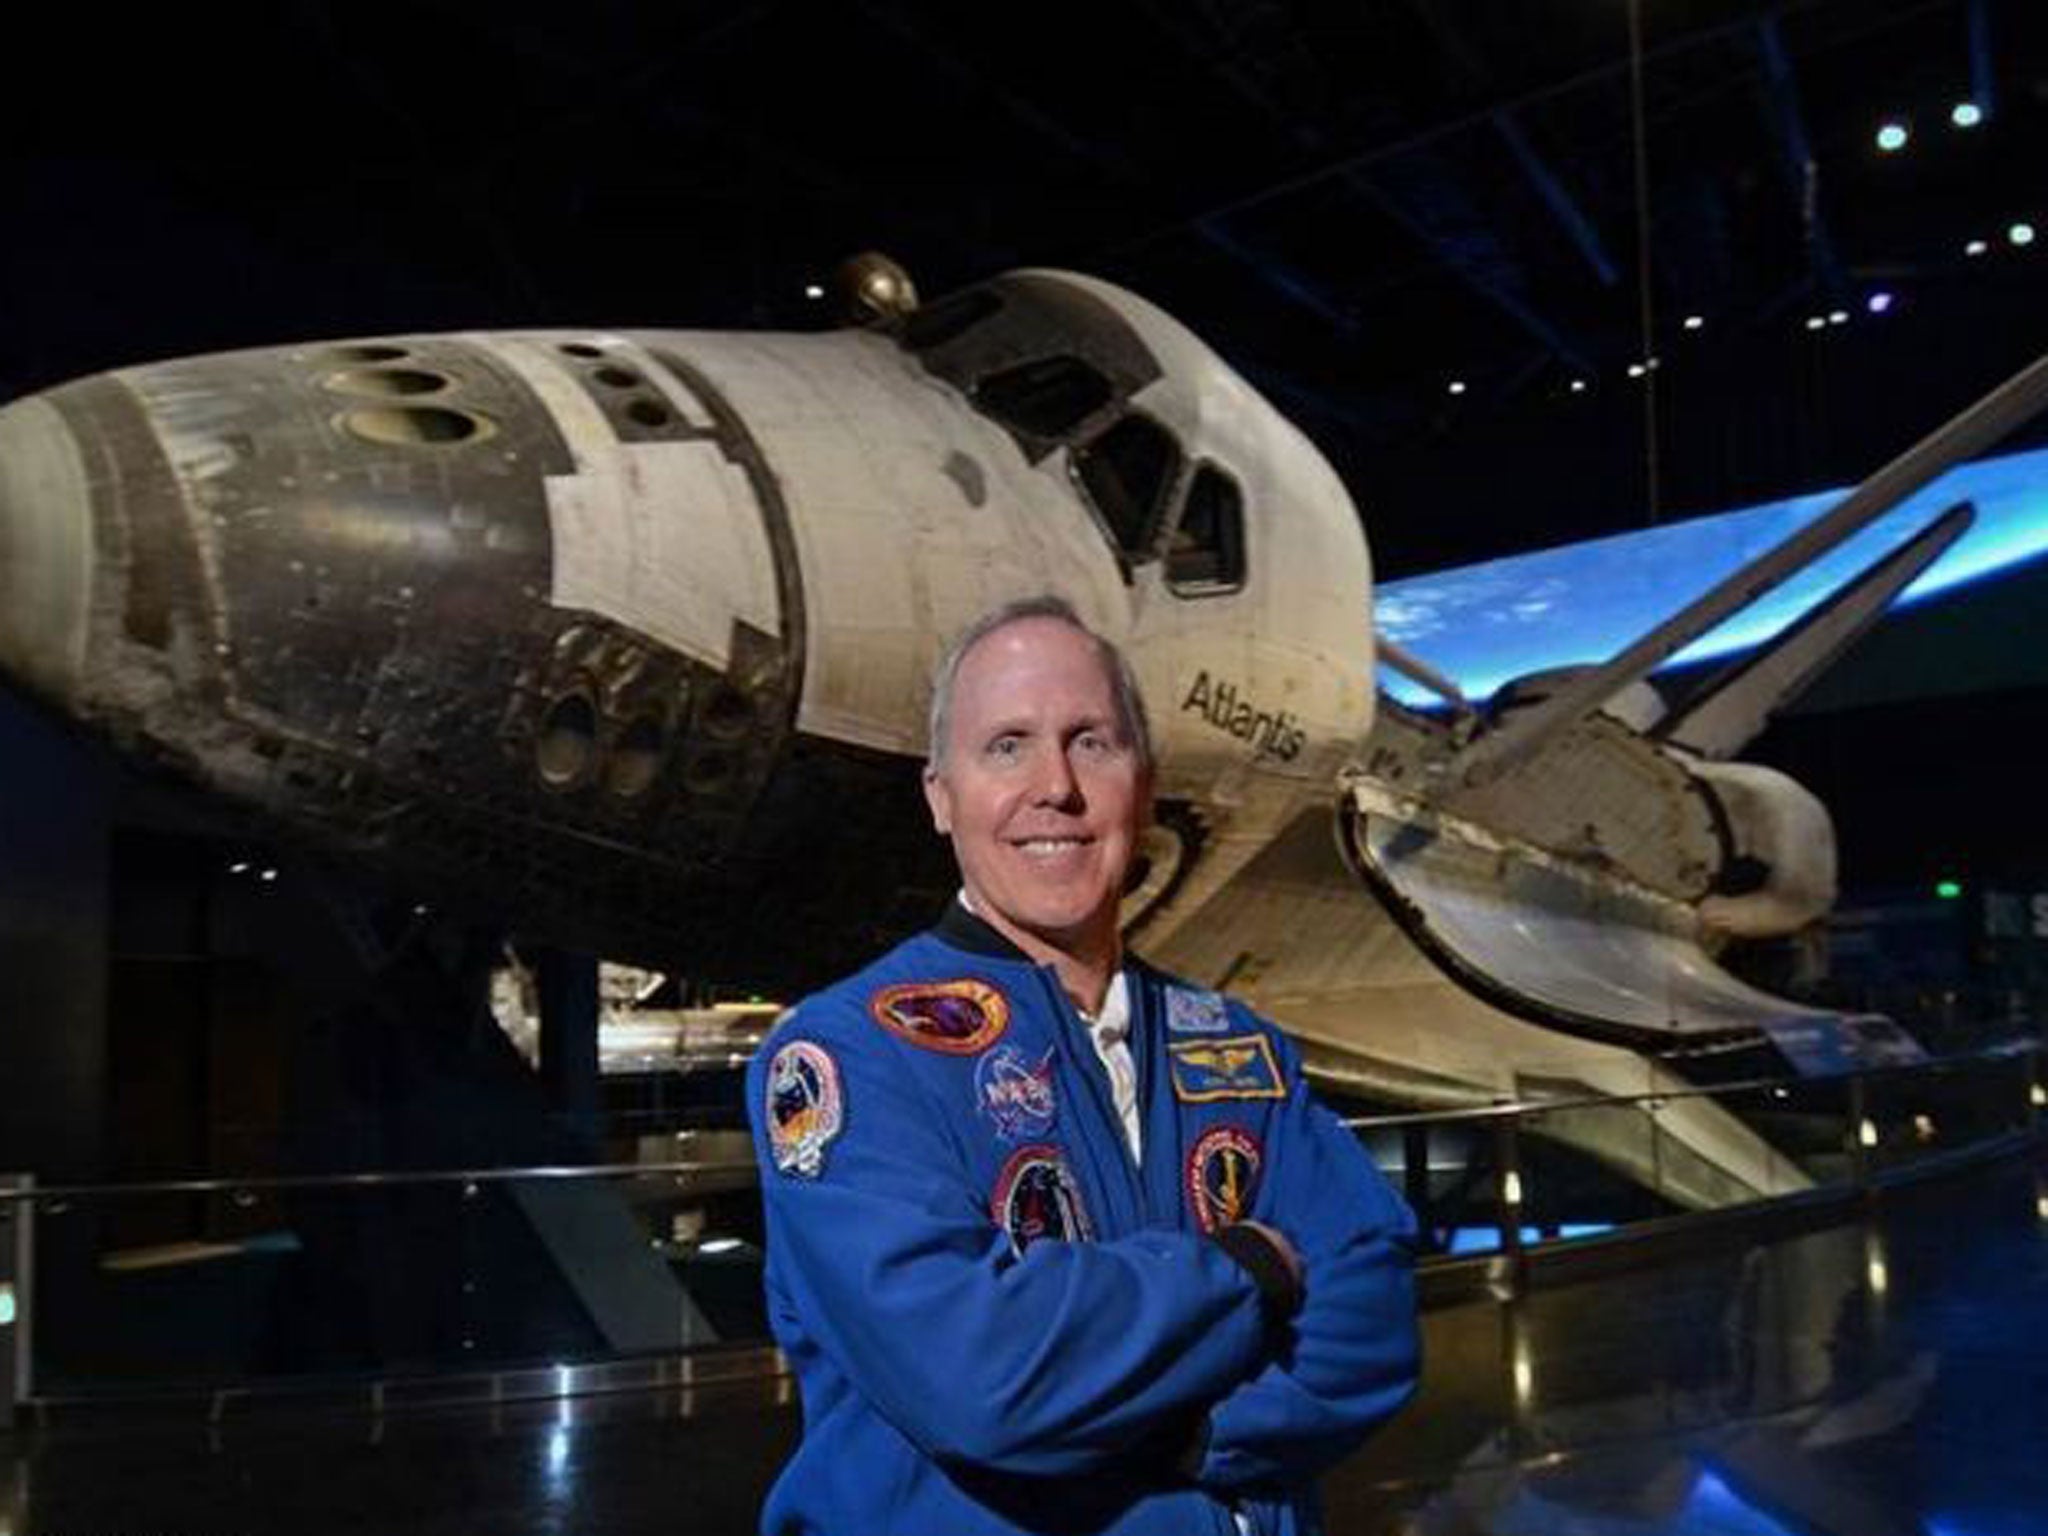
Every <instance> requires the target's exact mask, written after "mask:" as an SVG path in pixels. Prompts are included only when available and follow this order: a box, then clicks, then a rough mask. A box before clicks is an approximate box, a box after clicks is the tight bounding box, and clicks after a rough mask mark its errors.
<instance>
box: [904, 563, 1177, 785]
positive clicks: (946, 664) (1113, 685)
mask: <svg viewBox="0 0 2048 1536" xmlns="http://www.w3.org/2000/svg"><path fill="white" fill-rule="evenodd" d="M1026 619H1053V620H1055V621H1057V622H1059V623H1061V624H1065V625H1066V626H1067V627H1068V628H1070V629H1075V630H1079V631H1080V632H1081V633H1082V634H1083V635H1085V636H1086V637H1087V638H1088V639H1089V640H1090V641H1091V642H1092V643H1093V644H1094V646H1095V653H1096V655H1098V656H1099V657H1101V658H1102V670H1103V671H1104V672H1106V673H1108V674H1109V688H1110V695H1111V697H1112V699H1113V700H1114V702H1115V705H1116V720H1117V726H1118V728H1119V729H1120V730H1121V731H1122V732H1123V735H1124V739H1125V741H1127V742H1128V743H1129V744H1130V745H1131V746H1132V747H1134V748H1135V749H1136V750H1137V754H1138V762H1139V764H1140V765H1141V766H1143V767H1146V768H1150V767H1151V766H1152V727H1151V724H1150V722H1149V721H1148V720H1147V719H1146V717H1145V695H1144V694H1143V693H1141V692H1140V691H1139V689H1138V676H1137V674H1136V673H1135V672H1133V671H1132V670H1131V664H1130V662H1129V661H1128V660H1126V659H1125V657H1124V653H1123V652H1122V651H1120V650H1118V649H1117V648H1116V645H1115V644H1114V642H1112V641H1109V640H1106V639H1104V638H1103V637H1102V636H1101V635H1098V634H1097V633H1095V631H1094V630H1092V629H1090V628H1089V627H1088V626H1087V625H1086V624H1084V623H1082V622H1081V616H1080V614H1078V613H1076V612H1075V611H1074V605H1073V604H1072V603H1070V602H1068V601H1067V600H1066V599H1065V598H1064V597H1060V596H1058V595H1056V594H1054V593H1051V592H1042V593H1040V594H1039V595H1038V596H1036V597H1020V598H1017V599H1015V600H1014V601H1012V602H1007V603H1004V604H1003V605H1002V606H1001V607H999V608H992V609H990V610H989V611H988V612H987V613H985V614H983V615H982V616H981V617H980V618H978V619H976V620H975V621H974V622H973V623H972V624H970V625H968V626H967V627H966V628H965V629H963V630H961V631H960V633H959V634H957V635H955V636H954V637H953V642H952V644H950V645H948V646H947V647H946V653H945V655H943V656H941V657H940V658H939V667H938V671H937V673H936V674H935V675H934V677H933V679H932V702H931V715H930V719H929V721H928V722H927V724H928V728H929V732H930V734H929V737H928V739H927V743H926V746H925V756H926V758H927V759H928V760H929V762H930V763H931V766H932V767H933V768H935V769H936V768H938V767H940V766H942V765H943V764H944V762H945V759H946V742H947V740H948V733H949V732H950V731H951V730H952V726H953V686H954V684H955V683H957V682H958V681H959V680H960V664H961V663H962V662H963V661H965V660H966V659H967V653H968V652H969V651H971V650H973V649H974V648H975V647H976V646H977V645H979V644H981V642H982V641H984V640H986V639H987V638H988V637H989V636H990V635H992V634H994V633H995V632H996V631H997V630H999V629H1007V628H1009V627H1010V626H1011V625H1012V624H1020V623H1022V622H1023V621H1024V620H1026Z"/></svg>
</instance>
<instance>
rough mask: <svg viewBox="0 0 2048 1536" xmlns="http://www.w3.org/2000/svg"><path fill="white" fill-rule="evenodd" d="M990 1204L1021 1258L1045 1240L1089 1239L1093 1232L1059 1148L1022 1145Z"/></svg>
mask: <svg viewBox="0 0 2048 1536" xmlns="http://www.w3.org/2000/svg"><path fill="white" fill-rule="evenodd" d="M988 1205H989V1215H990V1216H992V1217H993V1218H995V1224H996V1225H997V1226H999V1227H1001V1228H1002V1229H1003V1230H1004V1231H1005V1232H1007V1233H1008V1234H1009V1235H1010V1247H1011V1248H1012V1249H1013V1250H1014V1251H1015V1252H1016V1254H1017V1255H1018V1256H1019V1257H1020V1258H1021V1257H1022V1256H1023V1253H1024V1250H1025V1249H1026V1248H1029V1247H1030V1246H1031V1245H1032V1244H1033V1243H1035V1242H1037V1241H1039V1240H1040V1239H1041V1238H1054V1239H1057V1240H1058V1241H1060V1242H1065V1243H1085V1242H1087V1241H1088V1239H1089V1237H1090V1236H1092V1235H1093V1234H1092V1232H1091V1231H1090V1229H1089V1225H1088V1211H1087V1208H1086V1207H1085V1206H1083V1205H1082V1203H1081V1190H1080V1187H1079V1186H1078V1185H1076V1184H1075V1183H1074V1176H1073V1174H1072V1173H1070V1172H1068V1170H1067V1163H1066V1159H1065V1158H1064V1157H1062V1156H1061V1155H1060V1149H1059V1148H1058V1147H1054V1146H1045V1145H1035V1146H1029V1147H1019V1148H1018V1149H1017V1150H1016V1151H1015V1152H1013V1153H1011V1154H1010V1160H1009V1161H1008V1162H1007V1163H1005V1164H1003V1171H1002V1174H1001V1175H1000V1176H999V1177H998V1178H997V1179H996V1187H995V1193H994V1194H993V1195H991V1196H990V1198H989V1203H988Z"/></svg>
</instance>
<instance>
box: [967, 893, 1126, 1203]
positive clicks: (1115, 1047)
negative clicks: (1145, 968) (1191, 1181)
mask: <svg viewBox="0 0 2048 1536" xmlns="http://www.w3.org/2000/svg"><path fill="white" fill-rule="evenodd" d="M960 905H961V906H963V907H965V908H966V909H967V910H968V911H969V912H973V913H974V915H975V916H976V917H981V913H979V912H977V911H975V907H974V899H973V898H972V897H971V896H969V895H968V894H967V888H966V887H965V886H962V887H961V888H960ZM982 921H983V922H987V921H988V919H987V918H982ZM1074 1012H1076V1013H1078V1014H1079V1015H1080V1016H1081V1022H1082V1023H1083V1024H1085V1025H1087V1026H1088V1038H1089V1040H1090V1041H1091V1042H1092V1043H1093V1044H1094V1046H1095V1054H1096V1056H1097V1057H1098V1058H1099V1059H1100V1060H1101V1062H1102V1070H1103V1071H1104V1072H1107V1073H1108V1074H1109V1091H1110V1096H1111V1098H1112V1099H1113V1100H1114V1101H1115V1103H1116V1112H1117V1114H1118V1116H1119V1117H1120V1118H1121V1119H1122V1120H1123V1123H1124V1142H1125V1144H1126V1145H1127V1146H1129V1147H1130V1149H1131V1161H1132V1162H1133V1163H1135V1164H1137V1165H1139V1166H1140V1167H1142V1166H1143V1165H1144V1161H1145V1133H1144V1130H1143V1126H1142V1123H1141V1121H1140V1120H1139V1117H1138V1062H1137V1058H1136V1057H1134V1056H1132V1055H1131V989H1130V985H1129V983H1127V982H1126V981H1125V980H1124V973H1123V971H1122V969H1121V968H1119V969H1118V971H1117V973H1116V974H1115V975H1114V976H1112V977H1110V978H1109V988H1108V990H1107V991H1105V992H1104V993H1103V994H1102V1007H1101V1008H1100V1009H1098V1010H1097V1011H1096V1012H1094V1013H1092V1014H1091V1013H1090V1012H1088V1010H1087V1009H1085V1008H1083V1007H1081V1006H1080V1005H1079V1004H1076V1005H1075V1007H1074Z"/></svg>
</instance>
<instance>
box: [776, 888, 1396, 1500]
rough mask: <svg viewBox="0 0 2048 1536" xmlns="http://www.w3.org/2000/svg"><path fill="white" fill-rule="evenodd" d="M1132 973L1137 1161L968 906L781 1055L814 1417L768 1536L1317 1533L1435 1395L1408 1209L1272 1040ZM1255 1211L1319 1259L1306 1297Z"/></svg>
mask: <svg viewBox="0 0 2048 1536" xmlns="http://www.w3.org/2000/svg"><path fill="white" fill-rule="evenodd" d="M1124 974H1125V977H1126V981H1127V985H1128V989H1129V1002H1130V1036H1129V1042H1130V1048H1131V1051H1132V1054H1133V1056H1134V1058H1135V1063H1136V1067H1137V1077H1138V1111H1139V1114H1140V1116H1141V1119H1142V1126H1143V1135H1142V1143H1143V1146H1142V1151H1143V1157H1142V1162H1141V1164H1139V1165H1136V1166H1134V1164H1133V1161H1132V1158H1131V1154H1130V1148H1129V1144H1128V1142H1127V1141H1126V1139H1125V1136H1124V1131H1123V1125H1122V1122H1121V1121H1120V1119H1119V1116H1118V1113H1117V1110H1116V1108H1115V1106H1114V1104H1113V1102H1112V1097H1111V1088H1110V1084H1109V1080H1108V1077H1107V1075H1106V1073H1105V1072H1104V1069H1103V1066H1102V1063H1101V1060H1100V1058H1099V1057H1098V1056H1097V1054H1096V1051H1095V1048H1094V1044H1093V1042H1092V1041H1091V1039H1090V1038H1089V1035H1088V1033H1087V1031H1086V1027H1085V1025H1084V1023H1083V1022H1082V1020H1081V1018H1080V1017H1079V1015H1078V1014H1077V1013H1076V1011H1075V1009H1074V1008H1073V1006H1072V1004H1071V1003H1070V1002H1069V1001H1068V999H1067V998H1066V996H1065V994H1064V993H1063V992H1062V991H1061V989H1060V985H1059V982H1058V980H1057V978H1056V977H1055V975H1054V973H1053V972H1052V971H1051V970H1050V969H1049V968H1044V967H1040V966H1037V965H1034V964H1032V963H1031V962H1030V961H1029V960H1028V959H1026V958H1025V956H1024V955H1023V954H1022V953H1021V952H1020V951H1018V950H1017V949H1016V948H1015V947H1014V946H1012V945H1011V944H1010V943H1009V941H1008V940H1006V939H1004V938H1003V937H1002V936H1001V935H1000V934H998V933H997V932H996V931H995V930H994V929H993V928H991V927H989V926H988V925H987V924H986V923H984V922H982V921H981V920H980V919H979V918H977V917H975V916H973V915H972V914H970V913H968V912H967V911H965V910H964V909H958V908H956V909H955V910H954V911H953V912H951V913H950V914H949V915H948V916H947V917H946V919H945V920H944V921H943V922H942V923H941V924H940V925H939V927H938V928H936V929H934V930H932V931H930V932H927V933H923V934H920V935H918V936H917V937H915V938H913V939H910V940H909V941H908V942H906V943H904V944H903V945H901V946H899V947H898V948H897V949H895V950H893V951H891V952H890V953H889V954H887V955H885V956H883V957H882V958H881V959H880V960H878V961H876V962H875V963H874V964H873V965H871V966H869V967H868V968H867V969H866V970H865V971H862V972H860V973H859V974H857V975H855V976H853V977H850V978H848V979H847V980H845V981H842V982H840V983H838V984H836V985H834V986H833V987H831V988H829V989H827V990H826V991H824V992H821V993H818V994H817V995H815V996H813V997H811V998H808V999H806V1000H805V1001H804V1002H803V1003H802V1004H800V1005H799V1006H798V1007H797V1008H796V1009H795V1010H794V1012H793V1013H792V1014H791V1015H790V1016H789V1017H787V1018H786V1019H785V1020H784V1021H783V1022H782V1023H781V1024H780V1025H779V1026H778V1027H777V1028H776V1030H775V1031H774V1033H773V1034H771V1035H770V1036H769V1038H768V1041H767V1043H766V1044H765V1045H764V1046H763V1047H762V1049H761V1051H760V1052H759V1053H758V1055H757V1056H756V1058H755V1060H754V1063H753V1065H752V1066H751V1067H750V1069H749V1072H748V1080H747V1082H748V1103H749V1106H750V1113H751V1114H752V1116H753V1120H754V1136H755V1143H756V1150H757V1152H758V1154H759V1157H760V1160H761V1167H762V1191H763V1199H764V1204H765V1206H766V1211H767V1228H768V1264H767V1290H768V1308H769V1316H770V1321H771V1323H772V1325H773V1328H774V1331H775V1336H776V1339H777V1340H778V1342H779V1343H780V1344H781V1345H782V1348H783V1350H784V1351H785V1353H786V1354H787V1355H788V1357H789V1361H790V1364H791V1367H792V1368H793V1370H794V1371H795V1373H796V1376H797V1380H798V1382H799V1385H800V1386H801V1388H802V1393H803V1407H804V1437H803V1443H802V1444H801V1445H800V1446H799V1447H798V1449H797V1451H796V1453H795V1455H794V1456H793V1457H792V1458H791V1460H790V1462H789V1464H788V1466H787V1467H785V1468H784V1469H783V1472H782V1475H781V1477H780V1479H779V1480H778V1481H777V1483H776V1485H775V1488H774V1490H773V1491H772V1492H771V1493H770V1495H769V1497H768V1500H767V1503H766V1505H765V1506H764V1508H763V1511H762V1517H761V1529H762V1530H763V1532H765V1533H772V1536H787V1533H795V1532H820V1531H822V1532H830V1533H832V1536H862V1533H870V1532H873V1533H882V1532H888V1533H894V1536H923V1533H931V1536H975V1533H983V1532H987V1533H995V1532H1005V1533H1010V1532H1049V1531H1090V1532H1116V1533H1119V1536H1122V1533H1130V1536H1137V1533H1142V1532H1159V1533H1162V1536H1164V1533H1173V1536H1188V1533H1191V1532H1195V1533H1199V1532H1214V1533H1216V1536H1237V1533H1238V1531H1239V1530H1240V1529H1241V1527H1240V1524H1239V1520H1240V1518H1241V1519H1242V1521H1243V1522H1244V1524H1245V1525H1246V1526H1248V1527H1249V1528H1250V1529H1251V1530H1253V1531H1256V1532H1259V1533H1261V1536H1295V1533H1301V1532H1308V1531H1314V1530H1318V1529H1320V1522H1319V1520H1318V1518H1317V1514H1316V1501H1315V1492H1314V1481H1313V1480H1314V1478H1315V1476H1316V1474H1317V1473H1319V1472H1320V1471H1321V1470H1322V1469H1324V1468H1325V1467H1327V1466H1328V1465H1329V1464H1331V1463H1332V1462H1333V1461H1335V1460H1336V1459H1337V1458H1339V1457H1341V1456H1342V1455H1343V1454H1345V1453H1346V1452H1347V1451H1349V1450H1350V1449H1352V1448H1353V1447H1354V1446H1356V1445H1357V1444H1358V1442H1359V1441H1360V1440H1361V1439H1362V1438H1363V1437H1364V1435H1365V1433H1366V1432H1367V1431H1368V1430H1369V1429H1371V1428H1372V1427H1373V1426H1374V1425H1376V1424H1378V1423H1379V1422H1380V1421H1382V1420H1383V1419H1385V1418H1386V1417H1387V1416H1388V1415H1390V1414H1391V1413H1393V1411H1394V1410H1395V1409H1396V1408H1398V1407H1399V1406H1400V1405H1401V1404H1402V1403H1403V1402H1404V1401H1405V1400H1406V1399H1407V1397H1408V1395H1409V1393H1410V1392H1411V1391H1412V1390H1413V1387H1414V1383H1415V1375H1416V1366H1417V1359H1416V1331H1415V1310H1414V1297H1413V1284H1412V1277H1411V1268H1410V1252H1409V1250H1410V1241H1411V1238H1412V1235H1413V1230H1414V1223H1413V1218H1412V1217H1411V1216H1410V1215H1409V1213H1408V1210H1407V1208H1406V1206H1404V1205H1403V1204H1402V1202H1401V1201H1400V1199H1399V1198H1398V1197H1397V1196H1396V1195H1395V1194H1394V1193H1393V1192H1392V1191H1391V1190H1390V1189H1388V1187H1387V1186H1386V1184H1385V1183H1384V1181H1383V1180H1382V1179H1381V1178H1380V1176H1379V1173H1378V1171H1377V1170H1376V1169H1375V1168H1374V1167H1373V1165H1372V1162H1371V1160H1370V1159H1369V1158H1367V1157H1366V1155H1365V1153H1364V1152H1363V1150H1362V1149H1361V1148H1360V1147H1359V1146H1358V1144H1357V1142H1356V1140H1355V1139H1354V1138H1353V1136H1352V1135H1351V1133H1350V1132H1348V1131H1346V1130H1345V1129H1344V1128H1343V1127H1342V1125H1340V1124H1339V1123H1338V1122H1337V1120H1336V1119H1335V1118H1334V1117H1333V1116H1331V1115H1330V1114H1329V1113H1328V1112H1327V1111H1326V1110H1324V1109H1323V1108H1322V1107H1321V1106H1320V1105H1318V1104H1316V1103H1315V1102H1314V1101H1313V1100H1312V1099H1311V1098H1310V1097H1309V1095H1308V1093H1307V1091H1306V1089H1305V1088H1304V1087H1303V1085H1302V1083H1301V1079H1300V1072H1299V1067H1298V1063H1297V1061H1296V1058H1295V1053H1294V1051H1293V1048H1292V1046H1291V1045H1290V1044H1289V1042H1288V1041H1287V1040H1286V1039H1285V1037H1283V1036H1282V1035H1281V1034H1280V1032H1279V1031H1278V1030H1276V1029H1273V1028H1272V1027H1270V1026H1268V1025H1266V1024H1264V1023H1262V1022H1261V1021H1260V1020H1259V1019H1258V1018H1257V1017H1256V1016H1255V1015H1253V1014H1252V1013H1251V1012H1250V1011H1249V1010H1247V1009H1246V1008H1244V1007H1243V1006H1242V1005H1241V1004H1238V1003H1235V1002H1232V1001H1230V1000H1228V999H1225V998H1223V997H1221V996H1220V995H1218V994H1217V993H1214V992H1209V991H1205V990H1201V989H1198V988H1194V987H1189V986H1184V985H1182V984H1181V983H1179V982H1176V981H1174V980H1173V979H1172V978H1170V977H1167V976H1164V975H1162V974H1161V973H1159V972H1157V971H1154V970H1152V969H1150V968H1149V967H1147V966H1144V965H1142V964H1139V963H1137V962H1131V963H1130V964H1129V965H1128V966H1127V968H1126V971H1125V973H1124ZM1247 1219H1250V1220H1257V1221H1261V1222H1266V1223H1269V1224H1271V1225H1272V1226H1275V1227H1277V1228H1279V1229H1280V1230H1281V1231H1282V1232H1283V1233H1285V1234H1286V1236H1287V1237H1288V1238H1289V1239H1290V1240H1291V1241H1292V1242H1293V1244H1294V1245H1295V1247H1296V1248H1297V1249H1298V1251H1299V1253H1300V1255H1301V1258H1302V1261H1303V1267H1304V1270H1305V1282H1304V1284H1303V1285H1302V1286H1301V1287H1300V1288H1299V1290H1298V1291H1295V1290H1293V1288H1292V1287H1291V1285H1290V1282H1289V1281H1288V1280H1287V1278H1286V1277H1285V1275H1284V1272H1283V1271H1280V1270H1279V1267H1278V1266H1277V1265H1275V1264H1274V1263H1273V1255H1272V1250H1271V1248H1270V1246H1269V1245H1268V1244H1266V1243H1265V1242H1264V1241H1263V1240H1259V1239H1256V1238H1255V1237H1254V1234H1252V1233H1251V1232H1250V1231H1249V1230H1248V1229H1246V1228H1244V1227H1241V1226H1233V1223H1236V1222H1239V1221H1241V1220H1247ZM1247 1239H1250V1240H1249V1241H1248V1240H1247Z"/></svg>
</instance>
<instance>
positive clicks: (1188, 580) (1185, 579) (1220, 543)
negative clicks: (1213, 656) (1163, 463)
mask: <svg viewBox="0 0 2048 1536" xmlns="http://www.w3.org/2000/svg"><path fill="white" fill-rule="evenodd" d="M1166 584H1167V585H1168V586H1169V587H1171V588H1172V589H1173V590H1174V591H1176V592H1179V593H1181V594H1183V595H1184V596H1189V597H1195V596H1201V595H1204V594H1207V593H1211V592H1234V591H1236V590H1237V588H1239V587H1241V586H1243V585H1244V498H1243V496H1242V495H1240V494H1239V492H1238V489H1237V482H1236V481H1235V480H1233V479H1231V478H1230V476H1228V475H1226V474H1224V473H1223V471H1222V470H1220V469H1218V468H1217V467H1216V466H1215V465H1213V464H1203V465H1200V466H1199V467H1197V468H1196V470H1195V478H1194V480H1193V481H1192V482H1191V483H1190V484H1189V486H1188V494H1187V500H1186V502H1185V503H1184V504H1183V506H1182V508H1181V514H1180V522H1179V523H1178V524H1176V525H1175V527H1174V530H1173V537H1172V538H1170V539H1169V540H1167V544H1166Z"/></svg>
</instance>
